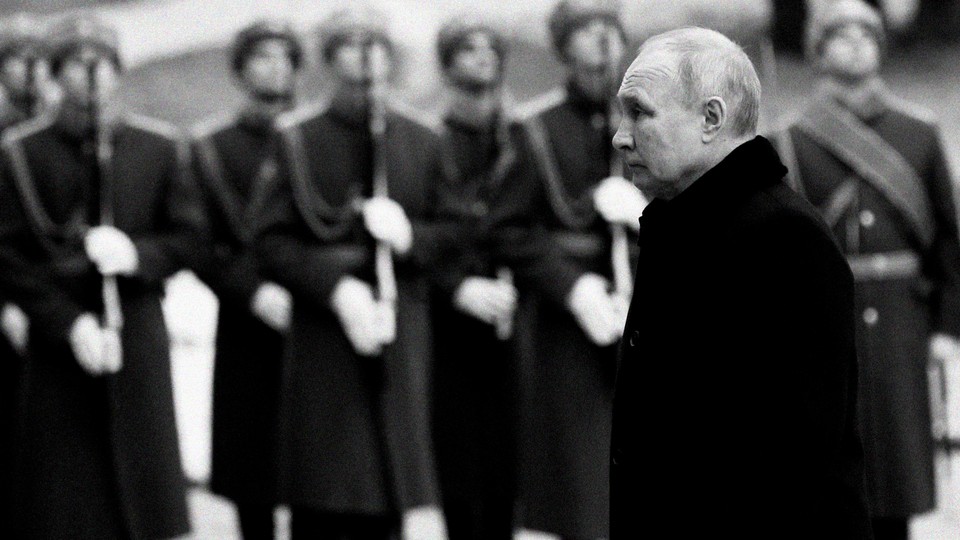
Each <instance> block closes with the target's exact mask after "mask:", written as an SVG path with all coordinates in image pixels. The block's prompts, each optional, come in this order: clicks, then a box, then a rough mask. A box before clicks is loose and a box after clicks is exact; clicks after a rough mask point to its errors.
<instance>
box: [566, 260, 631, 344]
mask: <svg viewBox="0 0 960 540" xmlns="http://www.w3.org/2000/svg"><path fill="white" fill-rule="evenodd" d="M608 289H609V283H608V282H607V280H606V279H604V278H603V277H602V276H599V275H597V274H584V275H583V276H581V277H580V279H578V280H577V282H576V283H575V284H574V286H573V289H572V290H571V291H570V294H569V296H567V307H568V308H569V309H570V311H571V313H573V316H574V317H575V318H576V320H577V323H578V324H579V325H580V328H581V329H582V330H583V331H584V333H585V334H587V337H588V338H590V341H592V342H594V343H595V344H597V345H599V346H601V347H605V346H607V345H612V344H614V343H616V341H617V340H618V339H619V338H620V336H621V334H622V333H623V326H622V325H620V317H619V316H618V314H617V310H616V307H615V305H614V302H613V300H612V299H611V297H610V295H609V294H608V293H607V290H608Z"/></svg>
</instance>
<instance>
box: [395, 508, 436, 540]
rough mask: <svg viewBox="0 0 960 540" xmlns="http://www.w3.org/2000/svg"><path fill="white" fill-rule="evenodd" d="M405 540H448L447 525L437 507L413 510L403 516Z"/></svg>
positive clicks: (402, 536) (403, 536)
mask: <svg viewBox="0 0 960 540" xmlns="http://www.w3.org/2000/svg"><path fill="white" fill-rule="evenodd" d="M401 538H403V540H447V524H446V522H445V521H444V519H443V513H442V512H441V511H440V509H439V508H437V507H435V506H420V507H417V508H411V509H410V510H407V511H406V512H404V514H403V534H402V535H401Z"/></svg>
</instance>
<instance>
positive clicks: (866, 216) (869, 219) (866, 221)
mask: <svg viewBox="0 0 960 540" xmlns="http://www.w3.org/2000/svg"><path fill="white" fill-rule="evenodd" d="M876 222H877V216H876V214H874V213H873V212H871V211H870V210H863V211H862V212H860V225H863V226H864V227H865V228H867V229H869V228H870V227H873V225H874V223H876Z"/></svg>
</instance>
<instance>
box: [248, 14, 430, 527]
mask: <svg viewBox="0 0 960 540" xmlns="http://www.w3.org/2000/svg"><path fill="white" fill-rule="evenodd" d="M384 24H385V23H384V17H383V16H382V15H379V14H376V13H374V12H369V11H357V10H346V11H341V12H337V13H336V14H334V15H333V16H332V17H331V18H330V19H329V20H328V21H326V23H325V24H324V25H323V26H322V27H321V31H320V49H321V54H322V58H323V63H324V66H325V68H326V70H327V71H328V72H329V74H330V77H331V78H332V79H333V81H334V86H335V89H334V91H333V95H332V97H331V100H330V104H329V107H328V108H326V109H324V110H320V111H318V110H316V109H314V110H309V109H305V110H301V111H296V112H292V113H290V114H289V115H286V116H285V117H284V118H281V119H280V120H279V121H278V129H279V131H280V133H281V160H280V163H281V166H280V175H281V180H280V189H279V190H278V192H277V194H276V197H275V198H274V199H273V200H272V201H271V204H270V205H269V209H268V211H267V212H266V214H265V218H264V230H263V233H262V241H261V249H262V253H263V257H264V261H265V265H266V267H267V269H268V270H269V273H268V274H266V275H267V276H269V278H270V279H274V280H276V282H277V283H279V284H280V285H282V286H284V287H287V288H288V289H289V290H290V292H291V294H292V296H293V299H294V311H293V317H292V321H291V327H290V336H289V340H288V342H287V351H288V352H287V355H286V360H285V365H284V370H283V376H282V377H283V378H282V383H281V404H280V411H281V412H280V428H281V433H280V471H279V474H280V490H281V491H280V496H281V501H282V502H284V503H286V504H289V505H290V507H291V510H292V517H291V519H292V523H291V534H292V537H293V538H294V539H300V538H317V537H328V536H329V537H335V538H344V539H346V538H364V539H377V538H388V537H390V535H391V534H393V533H394V532H395V530H396V529H397V527H398V525H399V518H400V517H401V515H402V514H404V513H405V512H407V511H408V510H410V509H412V508H415V507H422V506H423V505H428V504H435V502H436V495H435V493H434V490H435V486H434V482H435V479H434V472H433V470H432V456H431V455H430V451H429V446H430V445H429V433H428V425H427V424H428V421H427V415H426V408H427V407H426V405H427V404H426V387H425V381H426V378H427V377H426V370H427V369H428V363H427V360H428V358H429V349H430V347H429V339H430V337H429V328H428V326H429V318H428V316H427V302H426V290H425V283H424V282H423V279H422V277H421V275H422V272H423V269H424V267H425V262H426V261H432V260H435V258H434V255H433V254H432V252H431V250H432V249H433V247H434V246H436V245H437V242H435V239H434V238H433V235H434V231H435V227H434V226H433V225H431V224H430V223H429V222H428V221H427V218H428V217H429V213H430V211H431V210H432V208H433V206H434V204H435V201H434V196H433V190H434V189H435V186H437V185H438V183H439V181H440V177H441V174H442V172H441V171H442V167H441V164H440V159H439V156H440V142H439V139H438V137H437V136H436V134H435V133H434V132H433V131H432V130H431V129H429V128H427V127H425V126H424V125H423V124H422V123H421V122H420V121H419V120H418V119H415V118H412V117H410V116H409V115H408V114H406V113H402V112H400V111H399V110H397V109H396V108H395V107H393V106H392V105H391V104H388V103H387V102H386V100H385V98H386V97H387V89H386V88H385V87H384V79H385V78H386V76H387V75H388V73H389V69H390V67H391V63H392V60H393V46H392V44H391V41H390V39H389V38H388V36H387V33H386V29H385V27H384ZM408 515H409V513H408ZM405 525H406V524H405Z"/></svg>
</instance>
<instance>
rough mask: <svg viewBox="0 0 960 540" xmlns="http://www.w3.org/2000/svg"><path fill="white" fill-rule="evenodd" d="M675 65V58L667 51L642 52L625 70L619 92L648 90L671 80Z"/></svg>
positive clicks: (674, 72)
mask: <svg viewBox="0 0 960 540" xmlns="http://www.w3.org/2000/svg"><path fill="white" fill-rule="evenodd" d="M676 63H677V62H676V56H675V55H674V54H672V53H670V52H668V51H664V50H662V49H661V50H652V51H642V52H641V53H640V55H639V56H637V58H636V59H634V61H633V62H632V63H631V64H630V67H629V68H627V73H626V75H624V77H623V84H622V85H621V86H620V92H621V93H624V92H626V93H631V90H635V89H644V88H647V89H648V88H650V87H652V86H656V85H661V84H663V83H664V82H667V81H671V80H673V78H674V76H675V74H676Z"/></svg>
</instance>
